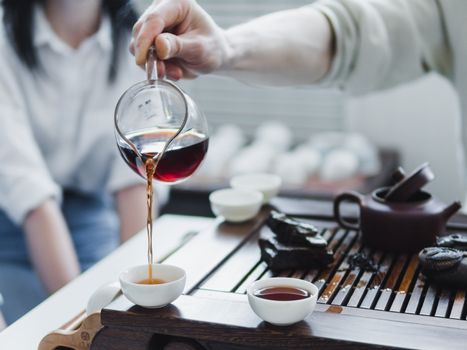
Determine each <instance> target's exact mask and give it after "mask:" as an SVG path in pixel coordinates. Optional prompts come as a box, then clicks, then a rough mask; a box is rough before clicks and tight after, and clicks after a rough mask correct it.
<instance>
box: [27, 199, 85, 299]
mask: <svg viewBox="0 0 467 350" xmlns="http://www.w3.org/2000/svg"><path fill="white" fill-rule="evenodd" d="M24 231H25V235H26V242H27V245H28V249H29V253H30V256H31V259H32V261H33V264H34V266H35V268H36V270H37V272H38V274H39V277H40V278H41V280H42V282H43V283H44V285H45V287H46V288H47V290H48V291H49V292H51V293H53V292H55V291H56V290H58V289H60V288H61V287H63V286H64V285H65V284H67V283H68V282H69V281H71V280H72V279H73V278H75V277H76V276H78V275H79V273H80V268H79V263H78V258H77V256H76V252H75V249H74V247H73V242H72V240H71V236H70V233H69V231H68V228H67V226H66V223H65V220H64V218H63V215H62V213H61V211H60V208H59V207H58V205H57V203H56V202H55V201H54V200H48V201H46V202H44V203H43V204H42V205H41V206H40V207H38V208H37V209H35V210H33V211H32V212H31V213H29V214H28V216H27V217H26V220H25V222H24Z"/></svg>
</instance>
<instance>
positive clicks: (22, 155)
mask: <svg viewBox="0 0 467 350" xmlns="http://www.w3.org/2000/svg"><path fill="white" fill-rule="evenodd" d="M135 20H136V15H135V12H134V11H133V9H132V8H131V7H130V6H129V0H80V1H76V0H35V1H31V0H4V1H3V30H1V31H0V66H1V67H2V70H1V71H0V125H1V127H0V140H1V142H2V147H1V149H0V164H1V165H0V294H2V295H3V298H4V305H3V307H1V310H2V312H3V315H4V317H5V319H6V322H7V323H11V322H12V321H14V320H16V319H17V318H18V317H20V316H21V315H22V314H24V313H25V312H26V311H28V310H29V309H30V308H32V307H33V306H35V305H36V304H38V303H39V302H40V301H41V300H43V299H44V298H45V297H46V296H47V295H48V294H49V293H52V292H54V291H56V290H58V289H59V288H61V287H62V286H63V285H65V284H66V283H67V282H69V281H70V280H72V279H73V278H74V277H76V276H77V275H78V274H79V273H80V271H82V270H84V269H86V268H88V267H89V266H91V265H92V264H94V263H95V262H96V261H98V260H99V259H101V258H102V257H103V256H105V255H106V254H108V253H109V252H110V251H112V249H114V248H115V247H116V246H117V244H118V241H119V236H118V234H119V233H120V241H125V240H126V239H128V238H129V237H131V235H132V234H134V233H135V232H137V231H138V230H139V229H141V228H143V227H144V225H145V215H146V207H145V205H146V202H145V188H144V185H143V184H142V182H141V180H139V179H138V177H137V176H136V175H135V174H134V173H132V172H131V170H129V169H128V168H127V166H126V165H125V163H124V162H123V161H122V160H121V159H120V157H119V155H118V150H117V147H116V146H115V141H114V136H113V111H114V108H115V104H116V102H117V100H118V97H119V96H120V95H121V94H122V93H123V91H124V90H125V89H126V88H128V87H129V86H130V85H132V84H133V83H135V82H136V81H139V80H142V79H143V78H144V74H143V72H142V71H140V70H139V68H137V67H135V66H134V64H132V60H131V58H130V55H129V54H128V51H127V43H128V41H129V37H130V32H131V28H132V26H133V24H134V22H135Z"/></svg>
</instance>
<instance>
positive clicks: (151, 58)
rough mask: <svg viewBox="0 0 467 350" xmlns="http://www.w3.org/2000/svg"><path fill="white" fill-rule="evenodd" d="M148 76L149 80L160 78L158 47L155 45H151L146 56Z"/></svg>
mask: <svg viewBox="0 0 467 350" xmlns="http://www.w3.org/2000/svg"><path fill="white" fill-rule="evenodd" d="M146 77H147V79H148V81H152V80H157V79H159V76H158V74H157V54H156V47H155V46H154V45H151V46H150V47H149V49H148V55H147V57H146Z"/></svg>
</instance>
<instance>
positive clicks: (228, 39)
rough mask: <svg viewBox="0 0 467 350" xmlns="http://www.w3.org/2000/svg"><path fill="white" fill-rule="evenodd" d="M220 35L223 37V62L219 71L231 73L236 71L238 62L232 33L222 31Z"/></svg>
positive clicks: (221, 48)
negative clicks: (236, 62)
mask: <svg viewBox="0 0 467 350" xmlns="http://www.w3.org/2000/svg"><path fill="white" fill-rule="evenodd" d="M219 35H220V37H221V40H220V42H221V47H220V50H221V60H220V65H219V68H218V71H219V72H222V71H231V70H233V69H234V67H235V61H236V59H235V54H236V50H235V49H234V40H233V38H232V32H231V31H230V30H224V29H220V33H219Z"/></svg>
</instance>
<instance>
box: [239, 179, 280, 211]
mask: <svg viewBox="0 0 467 350" xmlns="http://www.w3.org/2000/svg"><path fill="white" fill-rule="evenodd" d="M281 184H282V179H281V177H280V176H278V175H275V174H268V173H252V174H243V175H237V176H234V177H233V178H232V179H231V180H230V186H232V188H237V189H242V190H252V191H259V192H261V193H262V194H263V204H266V203H269V201H270V200H271V199H272V198H273V197H275V196H277V194H278V193H279V191H280V188H281Z"/></svg>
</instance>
